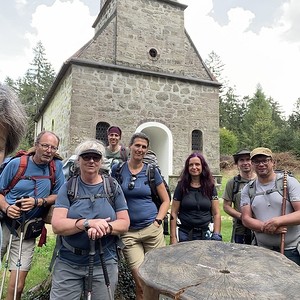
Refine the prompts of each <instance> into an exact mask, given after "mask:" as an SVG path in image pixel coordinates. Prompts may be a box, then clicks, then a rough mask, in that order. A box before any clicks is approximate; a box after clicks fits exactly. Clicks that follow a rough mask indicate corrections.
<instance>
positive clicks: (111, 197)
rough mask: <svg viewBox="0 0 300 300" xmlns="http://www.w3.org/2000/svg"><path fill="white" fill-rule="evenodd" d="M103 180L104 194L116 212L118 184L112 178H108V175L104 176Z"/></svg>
mask: <svg viewBox="0 0 300 300" xmlns="http://www.w3.org/2000/svg"><path fill="white" fill-rule="evenodd" d="M102 179H103V186H104V193H105V194H106V195H107V199H108V202H109V204H110V205H111V206H112V208H113V209H114V210H115V208H116V205H115V192H116V182H115V181H114V179H113V178H112V177H111V176H108V175H106V174H103V175H102Z"/></svg>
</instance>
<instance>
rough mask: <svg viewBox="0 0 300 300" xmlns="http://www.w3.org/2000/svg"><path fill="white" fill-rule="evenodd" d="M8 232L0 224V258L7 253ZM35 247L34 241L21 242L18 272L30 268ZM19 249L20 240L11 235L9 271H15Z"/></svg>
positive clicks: (3, 224)
mask: <svg viewBox="0 0 300 300" xmlns="http://www.w3.org/2000/svg"><path fill="white" fill-rule="evenodd" d="M10 235H11V234H10V230H9V229H8V227H7V226H6V225H5V223H4V222H3V223H2V248H1V258H3V256H4V255H5V254H6V253H7V251H8V244H9V239H10ZM34 247H35V239H29V240H23V242H22V252H21V261H20V271H29V270H30V268H31V263H32V259H33V253H34ZM19 248H20V239H19V238H18V237H16V236H14V235H13V238H12V243H11V248H10V253H9V270H10V271H12V270H17V265H19V264H18V260H19Z"/></svg>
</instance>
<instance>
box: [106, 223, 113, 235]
mask: <svg viewBox="0 0 300 300" xmlns="http://www.w3.org/2000/svg"><path fill="white" fill-rule="evenodd" d="M107 224H108V227H109V229H110V231H109V234H112V233H113V230H114V229H113V227H112V225H111V224H110V223H107Z"/></svg>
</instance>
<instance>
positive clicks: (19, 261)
mask: <svg viewBox="0 0 300 300" xmlns="http://www.w3.org/2000/svg"><path fill="white" fill-rule="evenodd" d="M21 217H22V221H21V232H20V245H19V255H18V261H17V264H16V266H17V273H16V282H15V291H14V300H16V299H17V293H18V283H19V274H20V267H21V265H22V264H21V256H22V244H23V238H24V227H25V218H26V216H25V213H24V212H21Z"/></svg>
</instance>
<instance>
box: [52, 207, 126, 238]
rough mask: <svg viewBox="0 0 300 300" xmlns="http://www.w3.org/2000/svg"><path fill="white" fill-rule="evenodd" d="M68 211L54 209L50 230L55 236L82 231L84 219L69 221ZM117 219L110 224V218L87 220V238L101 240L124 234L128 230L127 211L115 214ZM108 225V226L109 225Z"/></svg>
mask: <svg viewBox="0 0 300 300" xmlns="http://www.w3.org/2000/svg"><path fill="white" fill-rule="evenodd" d="M67 214H68V209H66V208H62V207H55V208H54V210H53V216H52V222H51V223H52V229H53V232H54V233H55V234H59V235H63V236H68V235H73V234H76V233H79V232H81V231H84V230H85V229H86V228H85V227H84V222H85V220H86V219H85V218H80V219H71V218H68V217H67ZM116 216H117V219H116V220H114V221H111V222H110V218H105V219H100V218H98V219H88V226H89V228H90V229H91V230H88V231H89V232H88V233H89V236H90V237H94V238H101V237H102V236H104V235H108V234H114V235H118V234H120V233H123V232H126V231H127V230H128V228H129V223H130V221H129V216H128V212H127V210H122V211H119V212H117V213H116ZM109 224H110V225H109Z"/></svg>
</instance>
